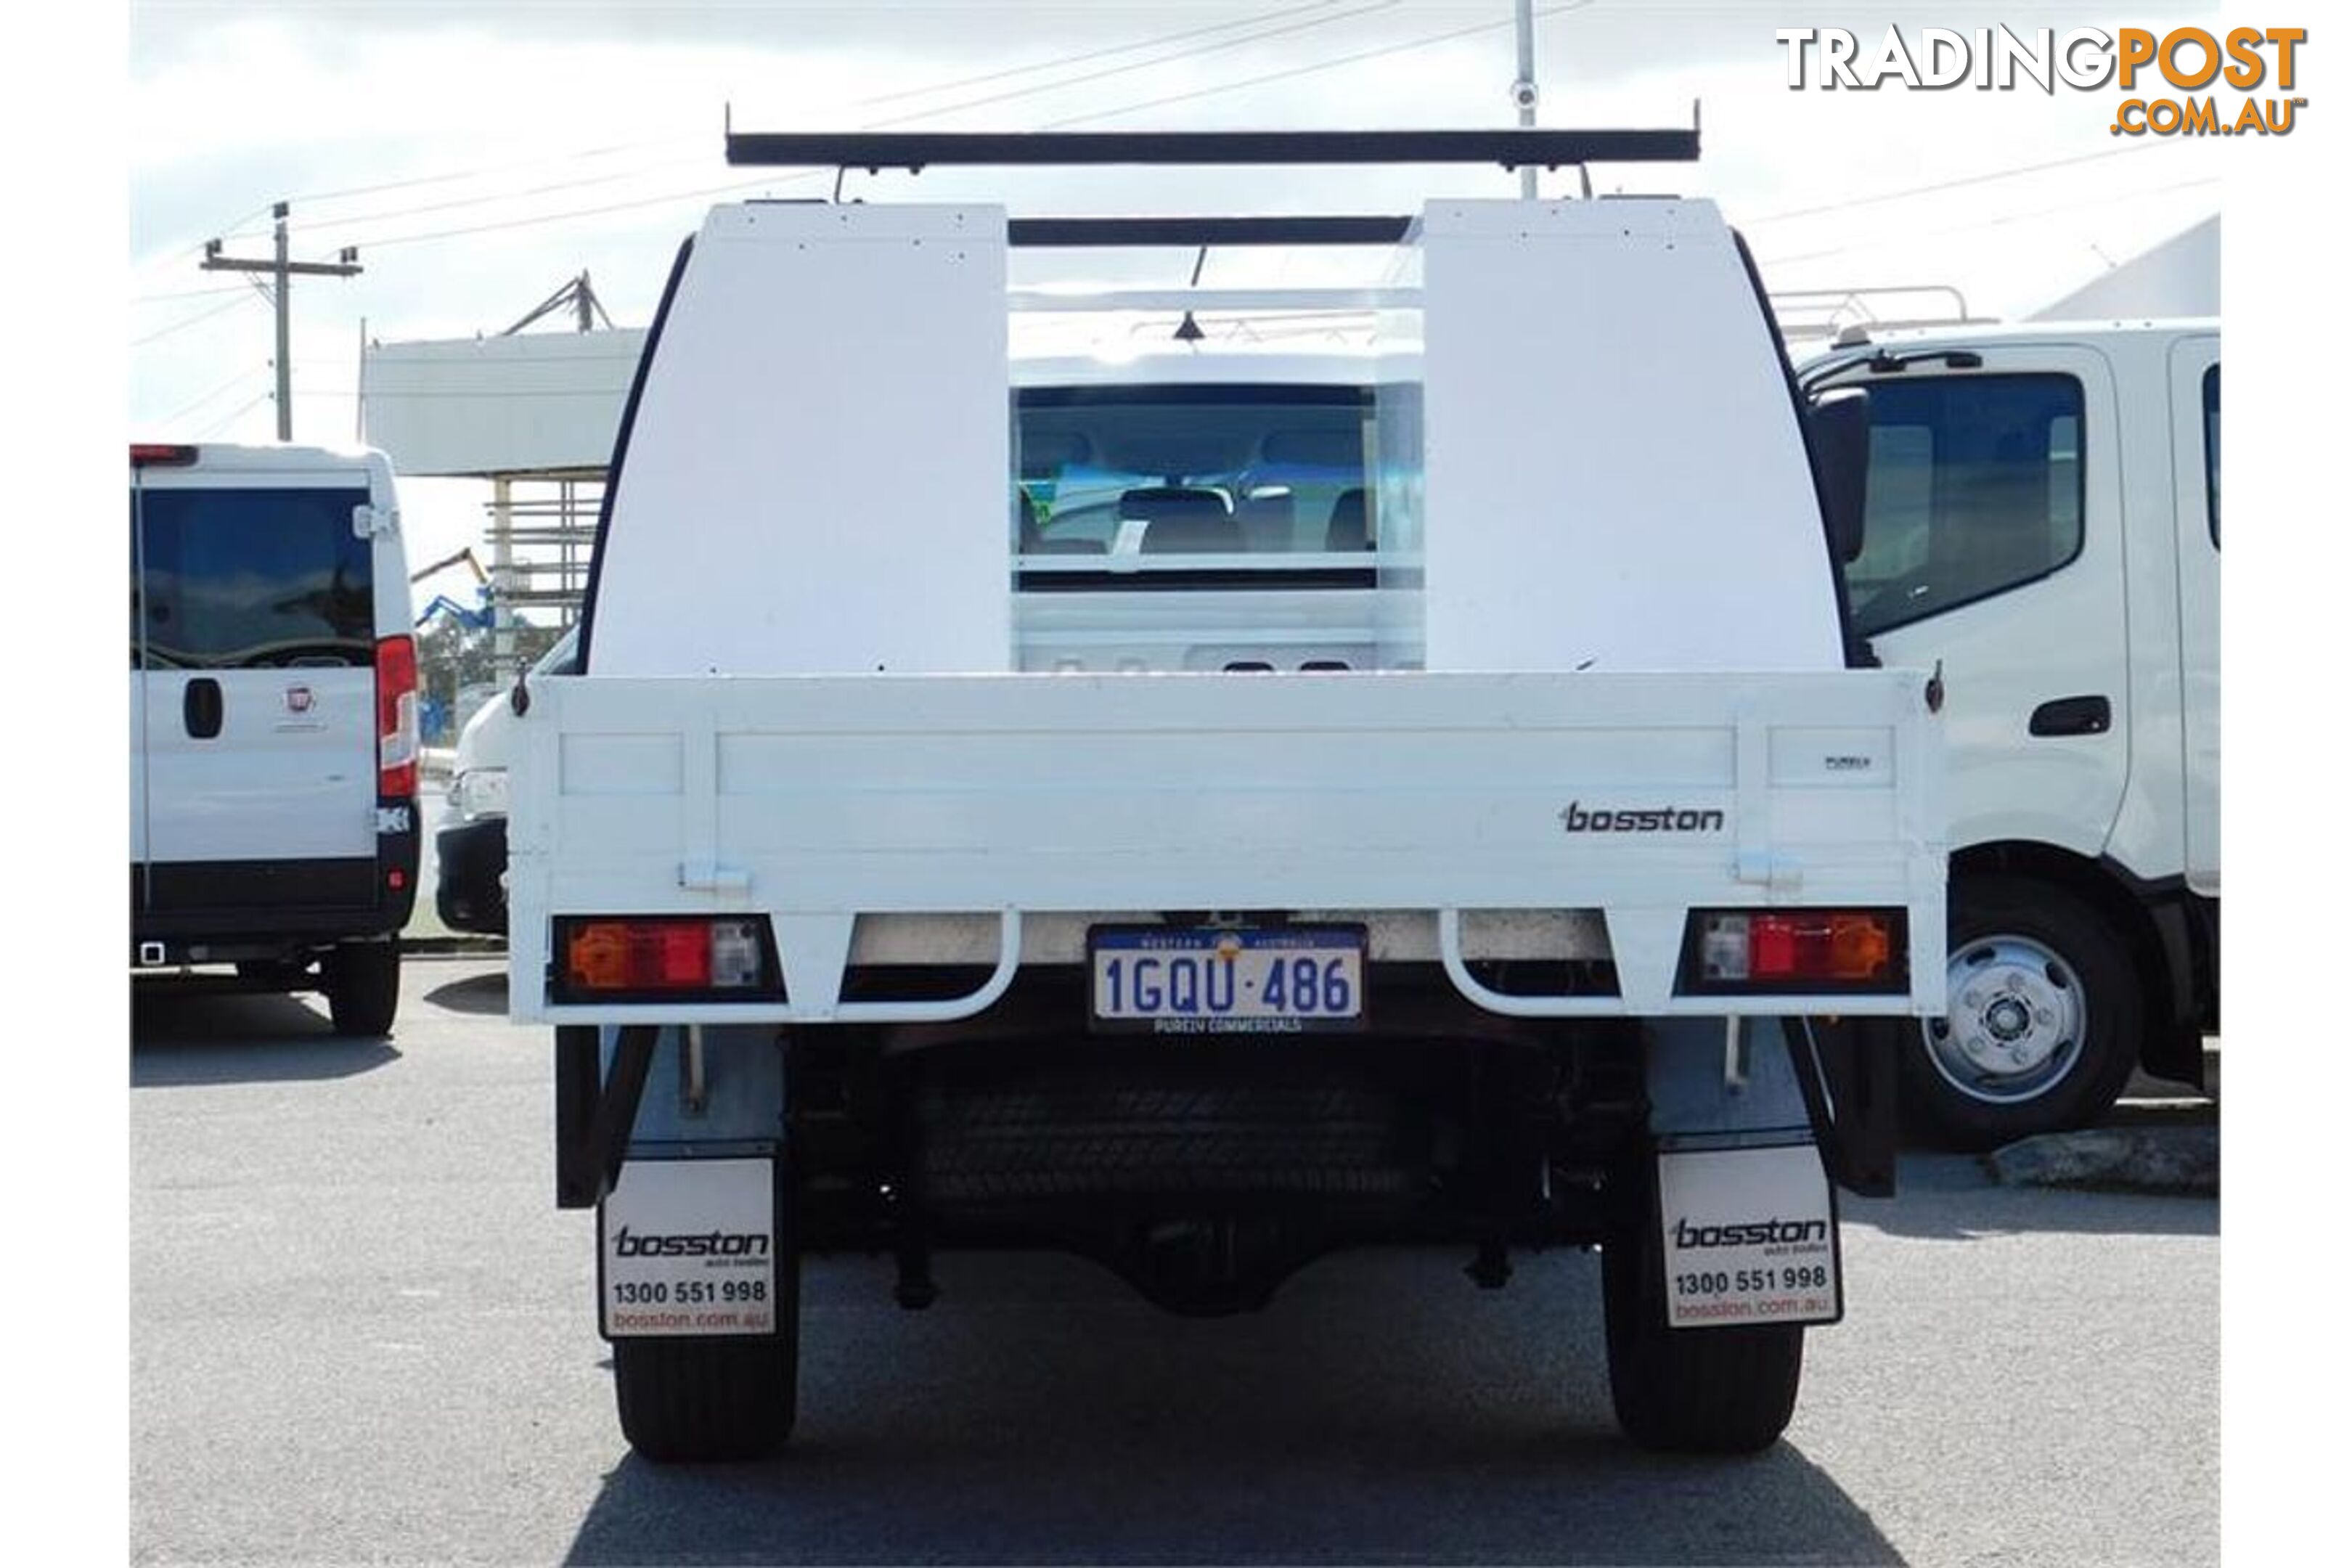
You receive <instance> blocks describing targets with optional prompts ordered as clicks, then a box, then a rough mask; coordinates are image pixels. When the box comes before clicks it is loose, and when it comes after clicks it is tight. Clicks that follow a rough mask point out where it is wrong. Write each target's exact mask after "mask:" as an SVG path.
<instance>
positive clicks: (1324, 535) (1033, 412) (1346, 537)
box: [1013, 385, 1378, 571]
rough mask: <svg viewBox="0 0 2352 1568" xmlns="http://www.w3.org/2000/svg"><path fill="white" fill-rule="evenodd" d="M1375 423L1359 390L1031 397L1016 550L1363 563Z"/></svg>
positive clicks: (1021, 412) (1021, 428)
mask: <svg viewBox="0 0 2352 1568" xmlns="http://www.w3.org/2000/svg"><path fill="white" fill-rule="evenodd" d="M1371 417H1372V408H1371V399H1370V393H1369V391H1368V390H1367V389H1364V388H1361V387H1352V386H1316V385H1290V386H1268V385H1246V386H1244V385H1184V386H1149V385H1145V386H1105V387H1052V388H1029V389H1024V391H1023V392H1022V393H1021V394H1020V395H1019V396H1018V399H1017V404H1016V419H1015V446H1016V453H1017V460H1018V462H1019V465H1020V476H1019V485H1018V491H1017V493H1016V495H1015V497H1014V501H1013V512H1014V515H1013V530H1014V548H1015V551H1016V552H1017V553H1018V554H1019V555H1021V556H1022V557H1023V558H1024V566H1025V565H1034V564H1039V563H1042V562H1043V560H1044V558H1048V557H1060V558H1065V560H1064V562H1063V564H1066V565H1068V566H1072V567H1083V565H1084V564H1085V563H1086V562H1087V561H1088V560H1091V561H1093V562H1095V563H1098V564H1101V565H1106V566H1108V565H1109V564H1110V562H1109V560H1108V558H1109V557H1127V558H1133V557H1138V556H1142V557H1169V556H1178V557H1181V556H1191V557H1195V558H1197V557H1201V556H1218V557H1223V558H1224V560H1223V561H1222V562H1221V563H1219V564H1220V565H1221V567H1223V568H1224V569H1227V570H1241V571H1246V570H1249V569H1251V568H1253V567H1255V568H1256V569H1259V570H1263V569H1265V568H1268V567H1271V568H1275V569H1276V570H1282V569H1286V568H1290V567H1296V566H1302V565H1308V564H1327V565H1328V564H1333V563H1329V562H1328V561H1326V562H1323V563H1310V562H1309V561H1307V560H1306V559H1302V558H1311V557H1318V556H1322V557H1328V556H1330V555H1333V554H1338V555H1340V556H1342V557H1345V558H1347V560H1348V561H1352V562H1356V563H1363V564H1364V565H1366V566H1369V564H1370V563H1369V562H1366V561H1365V560H1364V552H1368V551H1370V550H1373V549H1375V548H1377V544H1378V534H1377V531H1376V530H1375V529H1374V527H1373V524H1372V521H1371V512H1372V508H1371V506H1370V500H1369V494H1370V489H1371V485H1370V479H1369V478H1368V468H1367V462H1366V451H1367V440H1366V432H1367V430H1368V428H1369V427H1370V422H1371ZM1070 557H1076V558H1079V559H1077V560H1076V561H1070V560H1067V559H1066V558H1070ZM1167 564H1170V565H1175V564H1179V563H1176V562H1168V563H1167Z"/></svg>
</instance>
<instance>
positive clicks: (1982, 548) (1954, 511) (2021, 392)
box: [1846, 372, 2083, 637]
mask: <svg viewBox="0 0 2352 1568" xmlns="http://www.w3.org/2000/svg"><path fill="white" fill-rule="evenodd" d="M1915 378H1916V379H1915ZM1870 416H1871V435H1870V482H1869V489H1868V498H1867V500H1866V502H1865V509H1864V510H1865V517H1866V520H1867V521H1866V523H1865V531H1864V549H1863V552H1862V554H1861V556H1860V558H1859V559H1857V560H1856V561H1855V562H1854V563H1853V564H1852V565H1850V566H1848V567H1847V568H1846V581H1847V585H1848V590H1849V593H1850V594H1851V596H1852V599H1853V616H1854V626H1855V629H1856V630H1857V631H1858V632H1860V633H1861V635H1863V636H1864V637H1871V636H1874V635H1876V634H1878V633H1880V632H1885V631H1889V630H1892V629H1893V628H1895V627H1896V626H1906V625H1909V624H1910V623H1912V622H1914V621H1918V620H1924V619H1926V618H1927V617H1928V616H1936V615H1940V614H1942V613H1943V612H1944V611H1947V610H1951V609H1957V608H1958V607H1959V606H1960V605H1969V604H1973V603H1975V602H1977V601H1978V600H1980V599H1984V598H1987V597H1990V595H1995V594H1999V593H2002V592H2005V591H2007V590H2009V589H2011V588H2014V587H2017V586H2019V585H2021V584H2026V583H2031V582H2033V581H2035V580H2036V579H2038V578H2042V577H2045V576H2048V575H2049V574H2052V573H2053V572H2056V571H2058V570H2060V569H2061V568H2063V567H2064V566H2065V565H2066V564H2067V563H2070V562H2072V561H2073V560H2074V558H2075V557H2076V556H2077V555H2078V554H2080V553H2081V552H2082V548H2083V450H2082V445H2083V386H2082V383H2081V382H2079V381H2077V380H2076V379H2075V378H2074V377H2073V376H2071V375H2059V374H2028V375H2005V374H1990V375H1966V376H1928V375H1919V374H1917V373H1916V372H1913V373H1909V374H1907V375H1906V376H1904V377H1901V378H1897V377H1893V376H1889V377H1886V378H1884V379H1882V380H1877V381H1874V382H1872V383H1871V384H1870Z"/></svg>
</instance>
